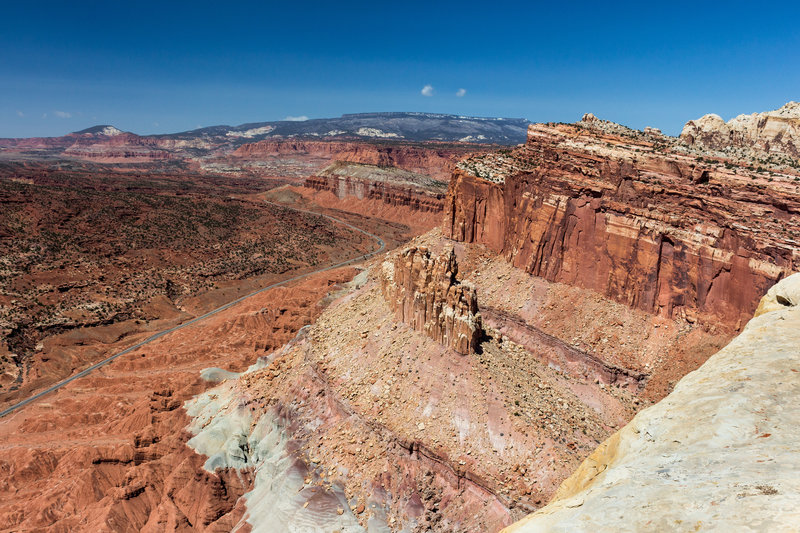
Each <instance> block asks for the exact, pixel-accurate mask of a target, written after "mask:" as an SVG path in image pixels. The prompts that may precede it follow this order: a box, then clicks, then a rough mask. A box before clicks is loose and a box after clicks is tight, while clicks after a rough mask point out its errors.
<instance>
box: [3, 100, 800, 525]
mask: <svg viewBox="0 0 800 533" xmlns="http://www.w3.org/2000/svg"><path fill="white" fill-rule="evenodd" d="M717 119H719V117H716V118H714V117H713V116H711V117H710V118H709V116H706V117H703V118H702V119H698V120H696V121H690V122H689V123H687V126H686V128H684V131H683V133H682V135H681V136H680V137H679V138H678V137H668V136H665V135H662V134H661V133H660V132H659V131H658V130H655V129H653V128H647V129H646V130H645V131H635V130H630V129H628V128H625V127H623V126H620V125H618V124H615V123H613V122H608V121H605V120H601V119H598V118H597V117H595V116H593V115H591V114H588V115H585V116H584V117H583V119H582V120H581V121H579V122H576V123H575V124H531V125H528V124H527V123H525V122H524V121H514V120H512V119H505V120H502V119H468V118H466V117H452V116H448V115H427V114H369V115H347V116H344V117H341V118H340V119H331V120H332V121H338V122H335V123H333V122H331V123H324V124H315V123H312V122H314V121H308V123H297V124H280V123H259V124H250V125H243V126H239V127H234V128H231V127H223V126H220V127H215V128H207V129H205V130H197V131H195V132H187V133H184V134H175V135H172V136H144V137H140V136H136V135H133V134H128V133H124V132H120V131H119V130H117V129H116V128H110V127H107V126H103V127H98V128H93V129H90V130H87V131H85V132H78V133H76V134H71V135H68V136H65V137H61V138H52V139H11V140H0V150H2V152H0V162H1V163H2V176H0V186H1V187H2V188H0V194H2V196H1V197H0V198H2V202H3V212H2V215H1V216H0V245H1V246H2V247H3V248H2V250H3V252H2V258H3V266H2V268H3V271H2V277H1V278H0V283H2V285H0V298H3V300H2V301H0V311H1V312H2V315H0V320H2V328H3V344H0V355H1V356H2V358H3V359H2V361H3V363H2V364H3V369H2V370H3V372H4V374H3V381H2V383H0V386H2V389H1V390H2V396H1V397H0V401H2V402H3V407H8V406H11V405H14V404H15V403H16V402H18V401H20V400H22V399H24V398H26V397H29V396H30V395H32V394H34V393H35V392H37V391H40V390H42V389H44V388H45V387H46V386H48V385H51V384H53V383H55V382H57V381H59V380H61V379H63V378H65V377H68V376H70V375H74V374H75V373H76V372H78V371H80V370H82V369H83V368H86V367H87V366H89V365H90V364H92V363H95V362H97V361H100V360H102V359H104V358H105V357H108V356H109V355H111V354H113V353H116V352H119V351H121V350H123V349H125V348H127V347H129V346H133V345H134V344H136V343H137V342H138V341H141V340H143V339H145V338H147V337H148V336H149V335H152V334H153V333H155V332H158V331H161V330H165V329H167V328H170V327H173V326H175V325H178V324H180V323H182V322H186V321H188V320H190V319H191V318H193V317H197V316H200V315H202V314H203V313H205V312H207V311H210V310H213V309H215V308H218V307H219V306H220V305H222V304H225V303H227V302H229V301H232V300H234V299H236V298H238V297H240V296H243V295H246V294H250V293H253V292H254V291H256V290H258V289H260V288H262V287H266V286H270V285H272V284H274V283H276V282H279V281H280V280H284V279H290V278H291V279H292V281H290V282H288V284H286V285H282V286H278V287H274V288H271V289H269V290H266V291H263V292H259V293H257V294H254V295H253V296H252V297H250V298H247V299H245V300H243V301H241V302H239V303H237V304H236V305H234V306H231V307H228V308H225V309H223V310H221V311H219V312H217V313H216V314H214V315H213V316H210V317H208V318H206V319H204V320H200V321H196V322H193V323H191V324H190V325H188V326H187V327H184V328H181V329H179V330H177V331H174V332H172V333H170V334H168V335H164V336H162V337H160V338H158V339H156V340H154V341H152V342H150V343H148V344H145V345H143V346H140V347H137V348H135V349H133V350H132V351H130V352H129V353H126V354H125V355H124V356H122V357H119V358H117V359H115V360H114V361H113V362H112V363H110V364H108V365H106V366H103V367H101V368H99V369H98V370H96V371H94V372H93V373H91V374H90V375H88V376H86V377H83V378H81V379H78V380H75V381H72V382H70V383H69V384H67V385H66V386H64V387H62V388H60V389H59V390H58V391H56V392H53V393H51V394H49V395H47V396H44V397H42V398H41V399H39V400H38V401H36V402H33V403H30V404H28V405H26V406H24V407H22V408H20V409H17V410H15V411H13V412H11V413H9V414H7V415H5V416H4V417H3V418H2V419H0V428H1V429H0V449H2V450H3V453H2V454H0V472H2V476H1V477H0V494H2V498H0V530H2V531H38V530H49V531H75V530H82V531H174V530H186V531H189V530H202V531H231V530H235V531H249V530H254V531H276V532H277V531H341V532H345V531H353V532H355V531H499V530H501V529H503V528H505V527H508V528H509V531H517V530H518V531H550V530H552V531H579V530H589V529H600V530H603V531H620V530H626V529H627V530H632V531H642V530H678V531H694V530H698V529H701V530H702V529H713V528H715V527H716V528H721V529H725V530H736V529H742V528H744V527H749V528H751V529H753V530H760V529H761V530H791V529H792V525H796V524H797V523H798V520H800V518H798V516H797V515H796V511H795V509H796V508H797V503H798V502H797V498H796V496H794V495H795V494H796V493H797V488H798V487H796V483H795V481H794V479H795V478H796V477H797V476H795V475H794V474H795V473H796V472H797V464H796V457H797V454H796V452H797V450H795V449H794V448H796V446H795V444H794V442H796V440H797V439H796V438H794V437H795V433H793V432H794V431H795V430H794V427H795V426H796V423H795V422H796V421H794V420H793V418H792V416H793V414H792V413H791V412H789V411H791V410H786V409H783V408H781V405H784V404H788V405H791V403H792V401H793V398H794V395H795V392H796V391H795V390H794V389H795V388H796V387H795V386H794V385H795V384H796V383H795V382H796V381H797V380H796V379H795V378H794V377H793V376H794V375H795V373H796V369H795V367H797V366H798V365H797V364H796V362H797V355H798V353H797V350H798V348H797V347H798V344H797V342H796V339H794V336H795V335H794V333H792V332H793V331H794V330H793V329H792V327H793V326H792V324H794V322H795V321H796V320H795V319H796V318H797V317H795V316H794V314H793V313H794V312H795V311H794V307H795V306H796V305H797V304H798V303H799V302H800V297H798V295H797V288H796V285H797V283H796V282H795V279H796V278H795V277H791V274H792V273H793V272H796V271H797V270H798V266H800V265H799V264H798V263H800V240H798V235H800V218H798V216H797V215H798V212H799V211H800V201H799V200H798V198H800V171H799V170H798V165H800V164H799V163H798V161H797V149H798V146H800V143H798V141H797V140H798V139H800V135H799V134H798V132H800V113H798V108H797V104H792V103H790V104H787V106H785V107H784V108H782V109H780V110H778V111H775V112H769V113H765V114H760V115H753V116H750V118H748V116H743V117H737V119H734V120H732V121H730V122H727V123H726V122H724V121H722V119H719V120H717ZM282 128H284V129H282ZM298 128H299V129H298ZM515 128H521V131H522V133H523V136H522V138H519V137H514V135H517V133H515V132H516V131H517V130H516V129H515ZM525 131H527V137H525ZM376 132H379V133H376ZM473 142H478V143H479V144H472V143H473ZM484 143H502V144H506V145H507V146H497V145H490V144H484ZM517 143H522V144H518V145H517ZM323 215H324V216H323ZM359 230H363V231H359ZM364 231H366V233H364ZM379 243H384V245H385V247H386V251H385V252H384V251H383V250H382V249H381V248H380V247H379V246H378V244H379ZM378 250H380V253H375V252H376V251H378ZM350 259H355V261H354V262H348V261H349V260H350ZM346 262H348V263H347V264H342V263H346ZM337 264H342V265H341V266H337V267H336V268H332V269H327V270H325V269H326V268H327V267H328V266H329V265H337ZM776 284H777V285H776ZM765 294H766V296H765ZM762 297H763V299H762ZM759 302H761V303H760V304H759ZM754 314H755V315H757V317H756V318H754V319H752V317H753V316H754ZM794 329H796V327H795V328H794ZM731 341H732V342H731ZM714 354H716V355H714ZM637 413H638V414H637ZM709 450H710V451H709ZM531 513H533V514H531ZM528 515H530V516H528ZM520 520H522V521H521V522H518V521H520Z"/></svg>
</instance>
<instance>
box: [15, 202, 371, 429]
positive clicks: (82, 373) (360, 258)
mask: <svg viewBox="0 0 800 533" xmlns="http://www.w3.org/2000/svg"><path fill="white" fill-rule="evenodd" d="M263 202H264V203H266V204H270V205H273V206H277V207H283V208H285V209H290V210H292V211H295V212H298V213H307V214H310V215H314V216H319V217H323V218H327V219H328V220H331V221H332V222H335V223H337V224H341V225H343V226H345V227H347V228H350V229H352V230H355V231H358V232H360V233H363V234H364V235H366V236H367V237H370V238H372V239H375V242H376V243H377V244H378V248H376V249H375V250H373V251H371V252H369V253H367V254H364V255H358V256H356V257H353V258H350V259H348V260H346V261H342V262H340V263H336V264H335V265H330V266H327V267H324V268H320V269H317V270H314V271H312V272H306V273H305V274H300V275H298V276H293V277H291V278H286V279H284V280H282V281H279V282H277V283H273V284H271V285H267V286H266V287H262V288H260V289H258V290H257V291H254V292H251V293H250V294H247V295H245V296H242V297H241V298H237V299H235V300H233V301H231V302H228V303H226V304H225V305H223V306H221V307H217V308H216V309H214V310H212V311H209V312H208V313H206V314H204V315H200V316H198V317H195V318H193V319H191V320H189V321H187V322H184V323H182V324H178V325H177V326H175V327H172V328H169V329H165V330H163V331H159V332H158V333H156V334H154V335H151V336H150V337H148V338H146V339H145V340H143V341H141V342H138V343H136V344H134V345H133V346H130V347H128V348H126V349H124V350H122V351H121V352H118V353H115V354H114V355H112V356H110V357H107V358H105V359H103V360H102V361H100V362H97V363H95V364H93V365H92V366H90V367H88V368H85V369H83V370H81V371H80V372H78V373H77V374H75V375H73V376H70V377H68V378H67V379H65V380H63V381H60V382H58V383H56V384H55V385H52V386H50V387H48V388H46V389H44V390H43V391H40V392H38V393H36V394H34V395H33V396H31V397H29V398H26V399H24V400H22V401H21V402H18V403H15V404H14V405H12V406H10V407H7V408H6V409H4V410H2V411H0V418H1V417H4V416H6V415H7V414H10V413H12V412H14V411H16V410H17V409H20V408H22V407H24V406H25V405H27V404H29V403H31V402H34V401H36V400H38V399H39V398H41V397H42V396H44V395H46V394H49V393H51V392H53V391H57V390H58V389H60V388H61V387H63V386H64V385H66V384H67V383H70V382H72V381H75V380H76V379H80V378H82V377H84V376H87V375H89V374H90V373H91V372H94V371H95V370H97V369H98V368H100V367H101V366H105V365H107V364H108V363H110V362H111V361H113V360H114V359H116V358H117V357H122V356H123V355H125V354H127V353H130V352H132V351H134V350H136V349H137V348H141V347H142V346H144V345H146V344H149V343H151V342H153V341H154V340H156V339H160V338H161V337H163V336H164V335H168V334H170V333H172V332H173V331H178V330H179V329H182V328H185V327H187V326H191V325H192V324H195V323H197V322H200V321H201V320H204V319H206V318H208V317H210V316H213V315H216V314H217V313H219V312H221V311H224V310H226V309H228V308H230V307H233V306H234V305H236V304H238V303H239V302H242V301H244V300H247V299H248V298H250V297H252V296H255V295H256V294H259V293H262V292H264V291H267V290H270V289H274V288H275V287H280V286H281V285H286V284H287V283H291V282H292V281H297V280H299V279H303V278H306V277H308V276H311V275H314V274H319V273H320V272H325V271H326V270H333V269H334V268H339V267H342V266H344V265H347V264H349V263H353V262H355V261H363V260H365V259H368V258H370V257H372V256H373V255H376V254H379V253H381V252H382V251H383V250H384V249H385V248H386V243H384V242H383V239H381V238H380V237H378V236H377V235H375V234H373V233H370V232H368V231H366V230H363V229H361V228H359V227H357V226H354V225H353V224H350V223H349V222H345V221H344V220H342V219H340V218H336V217H334V216H331V215H325V214H322V213H317V212H315V211H309V210H307V209H299V208H297V207H289V206H288V205H284V204H279V203H275V202H270V201H268V200H263Z"/></svg>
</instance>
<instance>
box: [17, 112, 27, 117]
mask: <svg viewBox="0 0 800 533" xmlns="http://www.w3.org/2000/svg"><path fill="white" fill-rule="evenodd" d="M17 116H18V117H24V116H25V113H23V112H22V111H17Z"/></svg>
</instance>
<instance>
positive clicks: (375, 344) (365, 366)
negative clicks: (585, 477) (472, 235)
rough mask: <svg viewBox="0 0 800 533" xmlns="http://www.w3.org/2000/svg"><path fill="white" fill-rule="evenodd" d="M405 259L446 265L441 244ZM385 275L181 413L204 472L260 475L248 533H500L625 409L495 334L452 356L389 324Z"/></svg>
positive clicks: (618, 398) (371, 274)
mask: <svg viewBox="0 0 800 533" xmlns="http://www.w3.org/2000/svg"><path fill="white" fill-rule="evenodd" d="M414 246H415V247H416V250H419V249H420V248H422V247H427V248H428V250H430V255H431V257H432V258H437V257H443V260H442V261H440V262H439V264H438V267H439V269H440V270H446V269H447V268H448V266H447V265H449V264H451V261H452V256H451V254H450V252H449V251H448V249H447V248H446V243H443V242H441V241H440V236H437V235H436V234H432V235H428V236H425V237H424V238H422V240H420V241H419V242H416V243H414ZM417 253H418V252H417V251H415V253H414V255H415V256H416V255H417ZM394 255H396V257H392V258H390V260H391V261H392V262H393V263H394V264H397V262H398V261H400V262H401V264H404V263H406V262H407V261H408V259H409V257H408V256H409V255H410V252H408V253H407V252H406V251H398V252H395V254H393V256H394ZM425 259H427V261H423V260H422V259H421V258H418V259H417V260H416V263H418V264H421V263H423V262H425V263H427V262H428V261H430V259H428V258H427V257H426V258H425ZM463 260H465V261H467V263H469V264H472V263H473V262H474V258H473V260H472V261H471V260H468V259H467V258H466V256H465V257H464V258H463ZM414 262H415V261H413V260H412V264H413V263H414ZM431 262H435V260H434V261H431ZM459 263H461V261H459ZM449 268H451V269H452V267H449ZM469 270H471V268H470V269H469ZM383 276H384V273H383V268H382V267H381V266H380V265H375V266H374V267H372V268H371V269H370V270H369V271H367V272H365V273H364V275H363V276H360V278H363V279H359V280H356V282H355V284H354V286H353V290H352V292H350V293H349V294H345V295H343V296H342V298H341V299H340V300H338V301H337V302H336V303H334V304H333V305H331V306H330V307H329V308H328V310H326V312H325V313H324V314H323V315H322V316H321V317H320V319H319V320H318V321H317V322H316V323H315V324H314V325H312V326H311V327H310V328H309V329H308V330H305V331H303V332H301V335H299V336H298V337H297V339H295V340H294V341H293V342H292V343H290V344H289V345H287V346H286V347H284V348H283V349H282V350H279V351H276V352H274V353H272V354H271V355H269V356H268V357H265V358H263V359H262V360H261V361H260V362H259V363H258V364H257V365H254V366H253V367H251V368H250V369H249V370H248V371H247V372H246V373H244V374H242V375H240V376H234V377H233V378H234V379H230V380H228V381H226V382H225V383H224V384H222V385H220V386H218V387H216V388H214V389H212V390H210V391H208V393H207V394H205V395H203V396H201V397H199V398H197V399H196V400H195V401H193V402H191V403H190V404H188V405H187V409H188V412H189V413H190V414H191V415H192V416H193V417H194V422H193V423H192V425H191V426H190V430H191V431H192V433H193V434H194V435H195V437H194V438H193V439H192V441H191V442H190V444H191V445H192V446H193V447H194V448H195V449H196V450H198V452H200V453H202V454H203V455H205V456H207V459H206V463H205V468H206V469H207V470H208V471H209V472H211V471H219V470H218V469H220V468H240V469H241V468H243V469H245V471H247V470H249V469H255V470H256V471H257V472H258V473H259V474H258V475H257V477H256V480H255V485H254V488H253V491H252V492H250V493H248V495H247V496H246V500H247V504H246V506H247V510H246V513H245V520H244V522H246V523H247V524H249V525H251V526H252V527H253V528H254V529H255V530H261V529H262V528H263V530H268V528H269V524H276V523H277V524H281V525H286V524H289V523H296V524H303V527H305V528H307V529H309V530H311V529H313V528H318V529H320V530H328V529H331V528H342V530H343V531H363V530H364V529H365V528H368V530H369V531H373V530H374V531H384V530H385V531H388V530H392V531H397V530H414V529H415V528H422V529H423V530H427V529H431V530H432V531H454V530H458V531H461V530H463V531H496V530H498V529H499V528H501V527H503V526H504V525H507V524H509V523H510V522H511V521H513V520H514V519H515V518H517V517H520V516H521V515H523V514H524V513H525V512H526V510H530V509H534V508H536V507H537V506H538V505H539V504H541V503H542V502H543V501H544V500H545V499H547V498H548V497H549V495H551V494H552V492H553V490H554V489H555V486H556V484H557V483H558V482H559V480H560V479H562V478H563V477H564V476H566V475H567V473H568V472H569V471H570V469H572V468H574V467H575V466H577V463H578V461H579V460H580V459H579V458H580V457H581V456H583V454H585V453H586V452H587V451H588V448H590V447H592V446H593V444H592V443H595V442H599V441H600V440H602V439H603V438H605V435H607V434H609V432H610V431H611V428H612V427H615V426H617V425H618V424H620V423H622V422H623V421H624V420H627V419H628V418H629V417H630V416H631V415H632V413H633V412H634V411H635V409H636V407H635V406H636V405H637V403H636V402H638V401H639V400H637V399H636V398H635V397H634V396H633V395H632V394H631V392H630V391H628V390H626V389H625V388H621V387H605V386H604V385H600V384H598V383H596V382H595V381H594V380H593V379H592V380H589V379H585V378H583V377H580V378H579V377H578V374H576V375H575V376H576V377H574V378H573V377H571V376H569V375H565V374H563V373H561V372H559V371H557V370H555V369H553V368H550V367H549V366H548V364H547V363H546V362H544V361H543V360H542V358H541V353H540V352H541V351H544V350H543V349H541V348H540V349H534V351H533V352H531V351H529V350H528V349H526V348H524V347H522V346H520V345H518V344H516V343H515V342H513V341H511V340H510V339H508V338H506V337H504V336H503V335H500V334H498V333H497V332H496V331H493V330H492V331H491V332H489V336H487V337H486V338H483V339H481V343H480V349H479V351H477V352H475V351H470V352H469V353H466V354H464V355H457V354H456V353H455V352H454V350H452V349H451V348H449V347H448V346H446V345H443V344H441V343H440V342H437V341H435V340H433V339H432V338H431V337H430V336H429V335H427V334H426V333H424V332H423V331H418V330H417V329H416V328H414V327H412V326H410V325H408V324H405V323H404V322H402V321H400V320H398V318H397V315H396V313H395V308H394V306H395V304H394V302H391V301H390V302H387V301H386V300H385V299H384V297H383V295H382V292H383V291H382V288H381V284H382V280H383V279H385V278H384V277H383ZM501 299H502V296H500V295H497V296H496V297H494V298H489V299H487V303H490V304H492V305H494V306H498V305H499V304H500V302H499V301H498V300H501ZM473 314H474V313H473ZM526 426H528V427H527V429H523V428H526ZM531 452H532V453H533V455H532V456H531V455H530V453H531ZM523 458H524V459H523ZM284 487H290V489H287V490H283V488H284ZM286 527H288V526H286Z"/></svg>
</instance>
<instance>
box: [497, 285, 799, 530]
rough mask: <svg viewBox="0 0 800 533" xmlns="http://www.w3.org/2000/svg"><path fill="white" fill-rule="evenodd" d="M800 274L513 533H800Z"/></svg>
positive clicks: (780, 287)
mask: <svg viewBox="0 0 800 533" xmlns="http://www.w3.org/2000/svg"><path fill="white" fill-rule="evenodd" d="M798 303H800V274H794V275H792V276H790V277H788V278H786V279H784V280H783V281H781V282H779V283H778V284H777V285H775V286H774V287H773V288H772V289H770V291H769V292H768V293H767V295H766V296H764V298H763V299H762V301H761V304H760V305H759V309H758V311H756V316H755V317H754V318H753V319H752V320H751V321H750V322H749V323H748V324H747V326H746V327H745V329H744V330H743V331H742V333H741V334H740V335H739V336H738V337H737V338H736V339H734V340H733V341H732V342H731V343H730V344H729V345H728V346H726V347H725V348H723V349H722V350H721V351H719V352H718V353H716V354H715V355H713V356H712V357H711V358H710V359H709V360H708V361H707V362H706V363H705V364H704V365H703V366H701V367H700V368H699V369H698V370H696V371H695V372H692V373H691V374H688V375H687V376H686V377H684V378H683V379H682V380H681V381H680V382H678V384H677V386H676V387H675V390H674V391H673V392H672V393H671V394H670V395H669V396H667V397H666V398H664V399H663V400H662V401H661V402H659V403H658V404H656V405H654V406H653V407H650V408H649V409H645V410H644V411H642V412H640V413H639V414H638V415H637V416H636V417H635V418H634V419H633V420H632V421H631V422H630V423H629V424H628V425H627V426H625V427H624V428H623V429H622V430H620V431H619V432H617V433H616V434H614V435H613V436H612V437H611V438H609V439H608V440H607V441H606V442H604V443H603V444H602V445H600V447H598V448H597V450H596V451H595V452H594V453H593V454H592V455H591V456H590V457H589V458H588V459H586V461H584V462H583V464H581V466H580V467H579V468H578V470H577V471H576V472H575V473H574V474H573V475H572V476H571V477H570V478H568V479H567V480H566V481H564V483H563V484H562V485H561V487H560V488H559V490H558V492H557V493H556V496H555V498H554V499H553V501H551V502H550V504H549V505H547V506H546V507H544V508H542V509H540V510H539V511H538V512H536V513H534V514H532V515H530V516H528V517H527V518H525V519H523V520H521V521H520V522H517V523H516V524H513V525H512V526H510V527H508V528H507V529H506V530H504V531H506V532H507V533H511V532H514V533H522V532H534V531H535V532H549V531H564V532H566V531H569V532H574V531H591V532H592V533H599V532H606V531H608V532H611V531H613V532H619V531H773V532H774V531H797V529H798V525H800V409H798V408H797V402H798V400H800V306H798Z"/></svg>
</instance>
